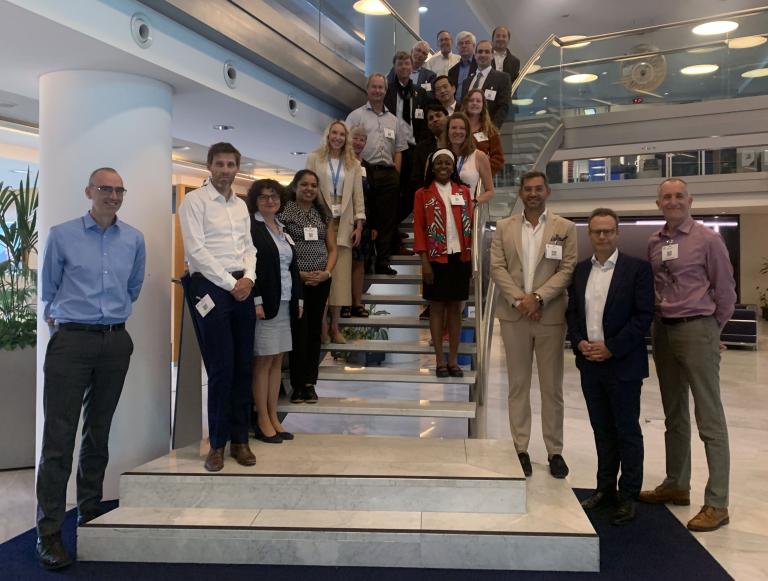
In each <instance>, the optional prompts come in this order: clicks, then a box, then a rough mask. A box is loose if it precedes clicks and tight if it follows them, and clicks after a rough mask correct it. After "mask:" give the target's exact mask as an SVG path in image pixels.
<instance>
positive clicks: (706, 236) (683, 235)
mask: <svg viewBox="0 0 768 581" xmlns="http://www.w3.org/2000/svg"><path fill="white" fill-rule="evenodd" d="M670 241H671V242H673V243H677V245H678V257H677V258H676V259H674V260H667V261H664V262H662V260H661V249H662V247H663V246H665V245H666V244H668V243H669V242H670ZM648 260H650V261H651V265H652V266H653V281H654V287H655V291H656V313H657V314H658V315H659V316H661V317H670V318H680V317H692V316H695V315H714V316H715V319H716V320H717V322H718V324H719V325H720V328H721V329H722V328H723V327H724V326H725V323H726V322H728V320H729V319H730V318H731V315H733V310H734V305H735V304H736V283H735V281H734V279H733V266H732V265H731V261H730V259H729V258H728V250H727V249H726V247H725V243H724V242H723V239H722V238H721V237H720V235H719V234H717V233H716V232H713V231H712V230H710V229H709V228H707V227H706V226H704V225H703V224H699V223H698V222H696V221H695V220H694V219H693V218H691V217H689V218H688V219H687V220H686V221H685V222H683V223H682V224H681V225H680V226H679V227H678V228H677V231H676V232H675V234H674V235H670V234H669V230H667V226H666V225H665V226H664V227H663V228H662V229H661V230H659V231H658V232H656V233H654V234H653V235H652V236H651V237H650V239H649V240H648Z"/></svg>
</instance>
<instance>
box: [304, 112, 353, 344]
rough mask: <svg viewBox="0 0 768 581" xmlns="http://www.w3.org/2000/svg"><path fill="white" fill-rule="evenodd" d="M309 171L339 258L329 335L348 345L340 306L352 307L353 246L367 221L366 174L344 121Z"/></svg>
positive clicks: (333, 127) (331, 128)
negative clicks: (333, 231)
mask: <svg viewBox="0 0 768 581" xmlns="http://www.w3.org/2000/svg"><path fill="white" fill-rule="evenodd" d="M307 169H311V170H312V171H314V172H315V173H316V174H317V175H318V177H319V178H320V192H321V193H322V195H323V200H324V201H325V203H326V205H327V206H328V208H329V209H330V210H331V214H332V216H333V219H334V223H335V225H336V232H338V234H337V238H336V245H337V249H338V255H337V260H336V267H335V268H334V269H333V278H332V282H331V294H330V296H329V297H328V304H329V305H330V311H331V326H330V329H329V334H330V338H331V341H333V342H334V343H345V342H346V341H345V340H344V336H343V335H342V334H341V332H340V331H339V316H340V313H341V307H347V306H349V305H351V304H352V247H354V246H357V245H358V244H359V243H360V237H361V235H362V231H363V223H364V222H365V204H364V202H363V174H362V170H361V169H360V162H359V161H357V159H356V158H355V154H354V152H353V151H352V140H351V139H350V137H349V130H348V129H347V126H346V125H345V124H344V122H343V121H333V122H331V124H330V125H328V127H327V128H326V130H325V135H324V139H323V142H322V144H321V145H320V147H318V148H317V149H316V150H314V151H313V152H312V153H310V154H309V156H308V158H307Z"/></svg>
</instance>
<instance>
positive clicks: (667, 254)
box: [661, 243, 678, 262]
mask: <svg viewBox="0 0 768 581" xmlns="http://www.w3.org/2000/svg"><path fill="white" fill-rule="evenodd" d="M677 253H678V246H677V243H675V244H666V245H665V246H662V247H661V261H662V262H666V261H667V260H676V259H677Z"/></svg>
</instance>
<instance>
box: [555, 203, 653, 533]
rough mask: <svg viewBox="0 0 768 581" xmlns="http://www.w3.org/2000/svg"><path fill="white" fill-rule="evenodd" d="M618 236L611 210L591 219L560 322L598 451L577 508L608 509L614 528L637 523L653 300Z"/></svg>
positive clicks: (642, 267) (643, 269)
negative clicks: (585, 255)
mask: <svg viewBox="0 0 768 581" xmlns="http://www.w3.org/2000/svg"><path fill="white" fill-rule="evenodd" d="M618 234H619V219H618V216H616V213H615V212H614V211H613V210H610V209H608V208H598V209H596V210H594V211H593V212H592V215H591V216H590V218H589V239H590V241H591V242H592V247H593V249H594V255H593V256H592V258H591V259H588V260H583V261H581V262H579V263H578V264H577V265H576V270H575V271H574V274H573V282H572V283H571V286H570V288H569V289H568V309H567V311H566V319H567V321H568V338H569V340H570V342H571V347H572V348H573V352H574V353H575V355H576V366H577V367H578V368H579V371H580V372H581V388H582V391H583V392H584V399H585V400H586V402H587V411H588V412H589V421H590V423H591V424H592V430H593V431H594V434H595V447H596V448H597V487H596V490H595V492H594V494H592V496H590V497H589V498H587V499H586V500H584V501H583V502H582V503H581V504H582V506H583V507H584V508H585V509H587V510H591V509H596V508H601V507H608V506H612V507H613V515H612V522H613V524H615V525H623V524H627V523H629V522H630V521H632V520H633V519H634V517H635V500H636V499H637V496H638V494H639V493H640V487H641V485H642V483H643V434H642V431H641V430H640V387H641V386H642V383H643V379H644V378H645V377H648V352H647V350H646V346H645V337H646V335H647V334H648V330H649V328H650V325H651V321H652V320H653V303H654V292H653V274H652V272H651V265H650V263H648V262H647V261H645V260H641V259H639V258H634V257H631V256H627V255H626V254H621V253H619V251H618V250H617V242H618ZM619 468H621V477H619V478H618V494H617V492H616V479H617V476H618V474H619Z"/></svg>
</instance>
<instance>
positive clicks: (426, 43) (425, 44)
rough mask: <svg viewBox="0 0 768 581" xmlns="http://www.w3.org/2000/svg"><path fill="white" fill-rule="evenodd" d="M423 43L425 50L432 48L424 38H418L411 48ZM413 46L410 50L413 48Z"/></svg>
mask: <svg viewBox="0 0 768 581" xmlns="http://www.w3.org/2000/svg"><path fill="white" fill-rule="evenodd" d="M420 45H424V46H425V47H426V49H427V52H429V51H430V50H432V48H431V47H430V46H429V43H428V42H427V41H426V40H420V41H419V42H417V43H416V44H414V45H413V48H416V47H417V46H420ZM413 48H412V49H411V50H413Z"/></svg>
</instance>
